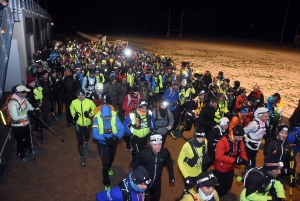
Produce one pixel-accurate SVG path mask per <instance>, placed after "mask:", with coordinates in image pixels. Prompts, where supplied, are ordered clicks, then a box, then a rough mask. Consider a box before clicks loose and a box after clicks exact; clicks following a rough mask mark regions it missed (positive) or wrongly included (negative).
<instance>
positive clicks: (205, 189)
mask: <svg viewBox="0 0 300 201" xmlns="http://www.w3.org/2000/svg"><path fill="white" fill-rule="evenodd" d="M200 190H201V191H202V192H203V193H204V194H205V195H210V194H212V192H213V191H214V187H213V186H211V187H206V186H203V187H202V188H200Z"/></svg>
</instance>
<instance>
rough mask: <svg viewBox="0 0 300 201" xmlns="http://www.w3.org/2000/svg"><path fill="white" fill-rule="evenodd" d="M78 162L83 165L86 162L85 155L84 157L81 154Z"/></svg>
mask: <svg viewBox="0 0 300 201" xmlns="http://www.w3.org/2000/svg"><path fill="white" fill-rule="evenodd" d="M80 164H81V165H85V164H86V161H85V157H84V156H81V158H80Z"/></svg>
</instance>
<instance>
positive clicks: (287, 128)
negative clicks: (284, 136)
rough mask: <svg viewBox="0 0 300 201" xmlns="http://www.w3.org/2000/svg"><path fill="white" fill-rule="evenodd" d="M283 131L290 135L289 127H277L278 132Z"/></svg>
mask: <svg viewBox="0 0 300 201" xmlns="http://www.w3.org/2000/svg"><path fill="white" fill-rule="evenodd" d="M281 131H285V132H287V133H289V127H288V126H287V125H280V126H278V127H277V132H278V133H279V132H281Z"/></svg>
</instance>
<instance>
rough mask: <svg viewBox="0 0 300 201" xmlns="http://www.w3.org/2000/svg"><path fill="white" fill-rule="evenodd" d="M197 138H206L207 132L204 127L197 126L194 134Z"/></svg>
mask: <svg viewBox="0 0 300 201" xmlns="http://www.w3.org/2000/svg"><path fill="white" fill-rule="evenodd" d="M194 137H195V138H204V137H205V130H204V128H203V127H202V126H197V128H196V129H195V132H194Z"/></svg>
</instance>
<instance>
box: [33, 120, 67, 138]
mask: <svg viewBox="0 0 300 201" xmlns="http://www.w3.org/2000/svg"><path fill="white" fill-rule="evenodd" d="M37 118H38V120H39V121H40V122H41V123H42V124H43V125H44V126H45V127H46V128H47V129H48V130H49V131H51V132H52V133H53V134H54V135H55V136H56V137H57V138H58V139H60V140H61V142H64V141H65V140H64V139H62V138H61V137H60V136H59V135H58V134H57V133H56V132H55V131H54V130H53V129H52V128H50V127H49V126H48V125H47V124H46V123H45V122H44V121H43V120H42V119H41V118H39V117H37Z"/></svg>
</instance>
